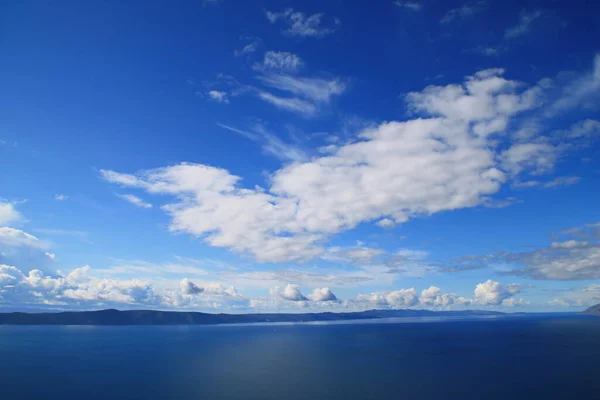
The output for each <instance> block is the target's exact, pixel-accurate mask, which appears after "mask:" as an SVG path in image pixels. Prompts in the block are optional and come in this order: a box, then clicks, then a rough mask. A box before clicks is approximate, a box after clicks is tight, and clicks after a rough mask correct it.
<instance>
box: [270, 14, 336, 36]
mask: <svg viewBox="0 0 600 400" xmlns="http://www.w3.org/2000/svg"><path fill="white" fill-rule="evenodd" d="M265 15H266V17H267V19H268V20H269V22H271V23H273V24H274V23H276V22H279V21H281V22H283V23H284V24H285V25H287V29H285V30H284V31H283V33H284V34H285V35H288V36H294V37H315V38H320V37H323V36H326V35H329V34H331V33H333V32H335V31H336V30H338V29H339V27H340V26H341V22H340V20H339V19H337V18H334V19H333V21H332V22H331V23H330V24H327V25H326V24H324V23H323V17H324V14H323V13H318V14H312V15H307V14H305V13H303V12H298V11H294V10H293V9H292V8H288V9H286V10H284V11H282V12H272V11H268V10H267V11H265Z"/></svg>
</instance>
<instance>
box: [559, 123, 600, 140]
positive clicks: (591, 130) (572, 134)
mask: <svg viewBox="0 0 600 400" xmlns="http://www.w3.org/2000/svg"><path fill="white" fill-rule="evenodd" d="M554 135H555V136H556V137H557V138H558V139H571V140H590V139H595V138H597V137H599V136H600V121H596V120H593V119H585V120H581V121H577V122H575V123H574V124H573V125H571V127H570V128H569V129H567V130H562V131H556V132H554Z"/></svg>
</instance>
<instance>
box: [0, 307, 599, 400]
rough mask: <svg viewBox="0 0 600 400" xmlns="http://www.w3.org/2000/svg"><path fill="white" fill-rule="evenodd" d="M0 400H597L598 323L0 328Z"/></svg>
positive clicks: (577, 319) (552, 317)
mask: <svg viewBox="0 0 600 400" xmlns="http://www.w3.org/2000/svg"><path fill="white" fill-rule="evenodd" d="M0 399H2V400H13V399H15V400H16V399H46V400H47V399H60V400H70V399H73V400H92V399H102V400H105V399H109V400H116V399H144V400H152V399H256V400H265V399H283V400H296V399H303V400H305V399H311V400H312V399H428V400H431V399H600V317H593V316H584V315H576V314H547V315H529V316H527V315H521V316H500V317H485V318H443V317H442V318H439V317H438V318H399V319H392V320H376V321H352V322H349V323H298V324H256V325H253V324H248V325H220V326H0Z"/></svg>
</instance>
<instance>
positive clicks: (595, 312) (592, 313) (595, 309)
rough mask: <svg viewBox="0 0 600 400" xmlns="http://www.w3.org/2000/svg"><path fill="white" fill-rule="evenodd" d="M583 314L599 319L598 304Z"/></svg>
mask: <svg viewBox="0 0 600 400" xmlns="http://www.w3.org/2000/svg"><path fill="white" fill-rule="evenodd" d="M583 313H584V314H591V315H597V316H599V317H600V304H596V305H595V306H591V307H590V308H588V309H587V310H585V311H584V312H583Z"/></svg>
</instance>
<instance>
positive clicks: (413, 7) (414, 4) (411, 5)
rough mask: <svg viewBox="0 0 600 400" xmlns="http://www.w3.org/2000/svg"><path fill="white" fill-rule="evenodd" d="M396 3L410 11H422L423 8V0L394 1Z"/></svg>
mask: <svg viewBox="0 0 600 400" xmlns="http://www.w3.org/2000/svg"><path fill="white" fill-rule="evenodd" d="M394 4H395V5H396V6H398V7H400V8H403V9H405V10H410V11H421V9H422V8H423V4H421V2H419V1H402V0H396V1H394Z"/></svg>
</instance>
